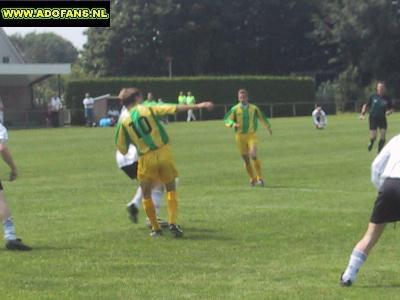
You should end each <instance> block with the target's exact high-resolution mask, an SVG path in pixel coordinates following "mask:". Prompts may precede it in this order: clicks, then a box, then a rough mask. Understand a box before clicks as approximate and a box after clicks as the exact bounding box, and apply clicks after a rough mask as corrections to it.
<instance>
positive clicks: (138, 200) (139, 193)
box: [128, 186, 143, 209]
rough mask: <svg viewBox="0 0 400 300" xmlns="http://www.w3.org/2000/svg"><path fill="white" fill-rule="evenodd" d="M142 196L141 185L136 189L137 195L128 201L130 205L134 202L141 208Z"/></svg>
mask: <svg viewBox="0 0 400 300" xmlns="http://www.w3.org/2000/svg"><path fill="white" fill-rule="evenodd" d="M142 198H143V193H142V188H141V187H140V186H139V187H138V188H137V190H136V194H135V196H134V197H133V198H132V200H131V202H129V203H128V206H131V205H132V204H133V205H135V206H136V208H137V209H140V207H141V206H142Z"/></svg>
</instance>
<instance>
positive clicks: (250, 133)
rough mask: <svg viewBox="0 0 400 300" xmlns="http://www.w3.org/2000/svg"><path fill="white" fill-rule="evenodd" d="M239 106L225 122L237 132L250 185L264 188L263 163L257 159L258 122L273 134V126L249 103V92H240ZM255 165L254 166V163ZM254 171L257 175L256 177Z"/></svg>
mask: <svg viewBox="0 0 400 300" xmlns="http://www.w3.org/2000/svg"><path fill="white" fill-rule="evenodd" d="M238 100H239V104H237V105H235V106H234V107H232V108H231V110H230V111H229V112H228V113H227V114H226V115H225V118H224V121H225V125H226V126H227V127H232V128H234V129H235V132H236V137H235V139H236V144H237V147H238V148H239V151H240V154H241V155H242V158H243V161H244V164H245V167H246V170H247V173H248V174H249V177H250V185H252V186H255V185H256V184H258V185H261V186H263V185H264V179H263V177H262V173H261V162H260V160H259V159H258V157H257V137H256V131H257V128H258V121H260V122H261V124H262V125H263V126H264V127H265V128H266V129H267V130H268V132H269V133H270V134H272V129H271V124H270V122H269V121H268V119H267V117H266V116H265V115H264V113H263V112H262V111H261V110H260V109H259V108H258V107H257V106H256V105H254V104H250V103H249V95H248V92H247V90H245V89H240V90H239V91H238ZM251 161H252V162H253V164H252V162H251ZM253 165H254V169H255V171H256V174H255V175H254V170H253Z"/></svg>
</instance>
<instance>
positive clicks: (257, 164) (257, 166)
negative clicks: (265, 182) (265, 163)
mask: <svg viewBox="0 0 400 300" xmlns="http://www.w3.org/2000/svg"><path fill="white" fill-rule="evenodd" d="M253 164H254V169H255V170H256V174H257V179H262V174H261V161H260V160H259V159H255V160H253Z"/></svg>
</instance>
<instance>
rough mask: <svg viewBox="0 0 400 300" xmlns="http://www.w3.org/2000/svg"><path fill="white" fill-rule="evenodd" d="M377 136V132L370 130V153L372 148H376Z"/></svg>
mask: <svg viewBox="0 0 400 300" xmlns="http://www.w3.org/2000/svg"><path fill="white" fill-rule="evenodd" d="M376 136H377V132H376V129H375V130H370V131H369V145H368V151H371V150H372V148H373V147H374V144H375V141H376Z"/></svg>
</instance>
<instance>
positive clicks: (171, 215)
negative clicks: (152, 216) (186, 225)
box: [167, 191, 178, 224]
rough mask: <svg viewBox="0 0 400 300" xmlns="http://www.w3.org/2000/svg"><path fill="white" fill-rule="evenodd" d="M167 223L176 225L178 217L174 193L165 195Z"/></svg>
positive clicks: (176, 198)
mask: <svg viewBox="0 0 400 300" xmlns="http://www.w3.org/2000/svg"><path fill="white" fill-rule="evenodd" d="M167 200H168V201H167V208H168V223H169V224H176V218H177V215H178V196H177V194H176V191H172V192H168V193H167Z"/></svg>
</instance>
